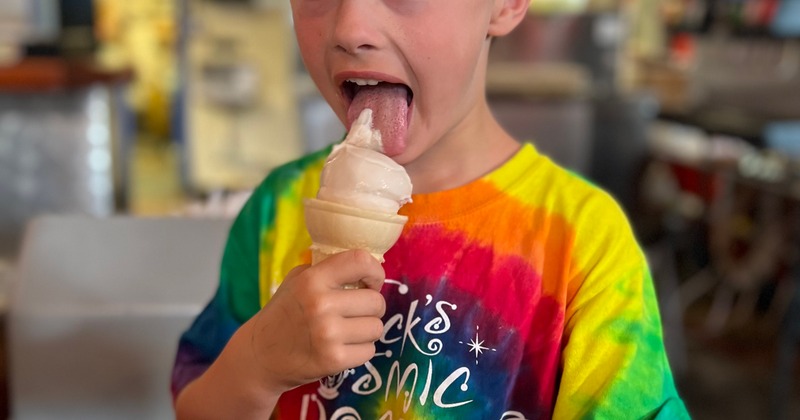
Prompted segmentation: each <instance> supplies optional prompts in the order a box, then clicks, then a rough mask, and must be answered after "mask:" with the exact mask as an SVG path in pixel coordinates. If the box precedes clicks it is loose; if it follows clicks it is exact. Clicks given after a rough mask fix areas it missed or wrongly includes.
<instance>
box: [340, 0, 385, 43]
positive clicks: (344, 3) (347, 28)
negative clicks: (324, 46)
mask: <svg viewBox="0 0 800 420" xmlns="http://www.w3.org/2000/svg"><path fill="white" fill-rule="evenodd" d="M371 3H373V2H372V0H340V1H339V8H338V10H337V13H336V21H335V23H334V29H333V38H334V48H336V50H338V51H342V52H345V53H347V54H351V55H356V54H359V53H363V52H366V51H368V50H372V49H375V48H376V46H377V38H376V36H377V32H376V31H375V27H374V26H373V24H374V22H376V21H377V20H378V19H377V16H375V13H374V12H375V10H370V9H374V8H373V7H372V6H373V4H371Z"/></svg>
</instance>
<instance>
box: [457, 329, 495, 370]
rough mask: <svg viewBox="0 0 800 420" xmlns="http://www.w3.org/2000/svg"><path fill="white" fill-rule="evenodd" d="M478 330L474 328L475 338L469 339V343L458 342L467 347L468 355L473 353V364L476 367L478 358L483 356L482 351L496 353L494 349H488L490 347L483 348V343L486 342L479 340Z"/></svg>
mask: <svg viewBox="0 0 800 420" xmlns="http://www.w3.org/2000/svg"><path fill="white" fill-rule="evenodd" d="M479 329H480V327H477V326H476V327H475V338H473V339H471V340H470V341H469V343H465V342H463V341H459V342H458V343H459V344H466V345H467V347H469V352H470V353H472V352H474V353H475V364H476V365H477V364H478V357H479V356H480V355H482V354H483V351H484V350H491V351H497V350H496V349H493V348H490V347H484V345H483V343H484V342H485V341H486V340H481V338H480V336H479V335H478V330H479Z"/></svg>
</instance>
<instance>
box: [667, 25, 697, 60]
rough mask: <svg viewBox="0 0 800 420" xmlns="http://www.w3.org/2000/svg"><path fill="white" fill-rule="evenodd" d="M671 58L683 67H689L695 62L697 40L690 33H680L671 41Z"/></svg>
mask: <svg viewBox="0 0 800 420" xmlns="http://www.w3.org/2000/svg"><path fill="white" fill-rule="evenodd" d="M669 50H670V56H671V58H672V61H673V62H675V63H677V64H680V65H681V66H689V65H691V64H692V63H693V62H694V60H695V52H696V46H695V39H694V36H692V35H691V34H688V33H679V34H676V35H674V36H673V37H672V39H671V40H670V46H669Z"/></svg>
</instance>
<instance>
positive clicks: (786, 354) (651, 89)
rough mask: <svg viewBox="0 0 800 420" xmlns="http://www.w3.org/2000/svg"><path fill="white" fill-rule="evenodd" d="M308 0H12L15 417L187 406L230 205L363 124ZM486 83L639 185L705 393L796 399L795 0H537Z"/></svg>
mask: <svg viewBox="0 0 800 420" xmlns="http://www.w3.org/2000/svg"><path fill="white" fill-rule="evenodd" d="M288 3H289V2H288V1H279V0H137V1H123V0H0V316H1V317H2V321H3V322H2V324H0V332H1V333H2V334H0V336H1V337H2V339H0V415H1V416H4V417H5V418H16V419H46V418H59V419H64V418H75V419H89V418H131V419H142V418H171V397H170V394H169V374H170V368H171V365H172V359H173V357H174V354H175V349H176V346H177V338H178V335H179V334H180V332H181V331H183V330H184V329H185V328H186V327H187V326H188V324H189V322H191V320H192V319H193V317H194V316H195V315H196V314H197V313H198V312H199V310H200V309H201V308H202V307H203V306H204V305H205V303H206V302H207V301H208V299H209V298H210V296H211V295H212V293H213V292H214V290H215V287H216V283H217V275H218V269H219V267H218V264H219V260H220V257H221V255H220V254H221V250H222V247H223V243H224V240H225V236H226V234H227V229H228V227H229V225H230V222H231V220H232V218H233V217H234V216H235V215H236V213H237V212H238V210H239V209H240V208H241V206H242V205H243V203H244V202H245V200H246V199H247V197H248V196H249V192H250V190H251V189H252V188H253V187H254V186H256V185H257V184H258V183H259V182H260V181H261V180H262V179H263V177H264V176H265V174H267V173H268V172H269V171H270V170H271V169H272V168H274V167H276V166H278V165H280V164H282V163H284V162H287V161H290V160H292V159H294V158H297V157H299V156H301V155H302V154H304V153H306V152H309V151H312V150H317V149H319V148H321V147H324V146H326V145H328V144H330V143H331V142H334V141H337V140H339V139H341V138H342V135H343V134H344V127H343V125H342V124H341V122H339V120H338V119H337V118H336V116H335V115H333V113H332V112H331V111H330V109H329V108H328V107H327V105H326V103H325V101H324V100H323V99H322V98H321V96H320V95H319V94H318V93H317V91H316V88H315V87H314V84H313V82H312V81H311V80H310V78H309V77H308V75H307V74H306V73H305V70H304V68H303V64H302V61H301V60H300V58H299V56H298V53H297V50H296V45H295V41H294V34H293V29H292V22H291V13H290V11H289V10H288ZM487 96H488V98H489V101H490V104H491V106H492V109H493V111H494V112H495V115H496V116H497V117H498V119H499V120H500V121H501V122H502V123H503V125H504V126H505V127H506V128H507V130H508V131H509V132H511V133H512V134H513V135H514V136H516V137H517V138H518V139H520V140H522V141H531V142H533V143H534V144H535V145H536V147H537V148H538V149H539V150H540V151H541V152H542V153H545V154H548V155H549V156H551V157H552V158H553V159H554V160H556V161H557V162H559V163H561V164H562V165H563V166H565V167H567V168H569V169H570V170H573V171H575V172H577V173H579V174H581V175H582V176H583V177H585V178H587V179H588V180H590V181H591V182H593V183H595V184H597V185H599V186H601V187H603V188H604V189H606V190H607V191H609V192H610V193H611V194H612V195H613V196H614V197H615V198H616V199H617V200H618V201H619V202H620V203H621V205H622V207H623V208H624V210H625V211H626V213H627V215H628V217H629V219H630V221H631V223H632V224H633V227H634V230H635V232H636V235H637V237H638V238H639V241H640V243H641V245H642V246H643V248H644V250H645V251H646V253H647V256H648V259H649V262H650V266H651V270H652V272H653V278H654V282H655V285H656V289H657V292H658V297H659V304H660V309H661V316H662V321H663V325H664V337H665V344H666V347H667V352H668V356H669V359H670V362H671V365H672V369H673V373H674V375H675V378H676V380H677V385H678V389H679V393H680V394H681V396H682V397H683V399H684V401H685V403H686V405H687V407H688V409H689V411H690V413H691V414H692V416H693V417H695V418H697V419H758V418H763V419H790V418H800V369H798V362H797V355H798V353H800V1H796V0H534V1H533V2H532V5H531V8H530V10H529V13H528V14H527V16H526V17H525V20H524V21H523V23H522V25H521V26H520V27H518V28H517V29H516V30H515V31H514V32H513V33H512V34H510V35H509V36H507V37H505V38H500V39H497V40H495V44H494V45H493V47H492V53H491V57H490V65H489V72H488V79H487ZM187 279H191V282H189V281H188V280H187Z"/></svg>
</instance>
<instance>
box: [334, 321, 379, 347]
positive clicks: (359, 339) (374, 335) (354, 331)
mask: <svg viewBox="0 0 800 420" xmlns="http://www.w3.org/2000/svg"><path fill="white" fill-rule="evenodd" d="M345 327H346V328H347V332H346V333H345V334H343V337H342V342H343V343H344V344H351V345H352V344H368V343H374V342H376V341H378V340H379V339H380V338H381V335H383V323H382V322H381V320H380V319H377V318H371V317H361V318H350V319H348V320H347V322H346V323H345Z"/></svg>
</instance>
